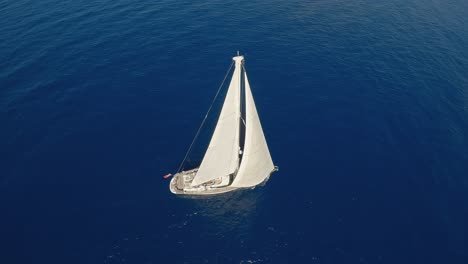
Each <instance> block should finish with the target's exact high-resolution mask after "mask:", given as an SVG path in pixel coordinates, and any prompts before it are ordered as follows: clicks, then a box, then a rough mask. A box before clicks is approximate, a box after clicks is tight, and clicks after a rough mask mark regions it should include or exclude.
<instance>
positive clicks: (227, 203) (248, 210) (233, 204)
mask: <svg viewBox="0 0 468 264" xmlns="http://www.w3.org/2000/svg"><path fill="white" fill-rule="evenodd" d="M189 198H190V199H189ZM185 199H186V200H187V201H188V202H190V203H191V204H192V205H193V209H194V211H195V212H196V213H197V214H198V215H199V216H200V218H199V220H200V222H201V223H200V224H202V225H203V226H204V229H203V230H204V235H208V236H210V235H213V236H220V235H234V236H239V238H241V237H242V236H244V235H246V234H247V233H248V232H249V230H250V229H251V228H252V227H253V224H254V223H255V218H256V214H255V212H256V209H257V207H261V204H262V203H263V202H264V200H265V195H264V192H263V188H261V187H259V188H255V189H254V190H251V189H246V190H239V191H234V192H230V193H224V194H221V195H216V196H201V197H200V196H198V197H193V196H191V197H186V198H185Z"/></svg>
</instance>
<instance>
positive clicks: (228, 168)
mask: <svg viewBox="0 0 468 264" xmlns="http://www.w3.org/2000/svg"><path fill="white" fill-rule="evenodd" d="M233 59H234V61H235V63H236V65H235V69H234V73H233V75H232V79H231V83H230V84H229V88H228V92H227V94H226V98H225V99H224V104H223V109H222V110H221V114H220V115H219V118H218V123H217V124H216V128H215V131H214V133H213V136H212V137H211V141H210V144H209V146H208V149H207V151H206V153H205V156H204V157H203V160H202V163H201V164H200V168H199V169H198V172H197V174H196V176H195V178H194V179H193V181H192V183H191V186H197V185H200V184H202V183H205V182H207V181H211V180H214V179H216V178H219V177H222V176H227V175H229V174H231V173H234V172H235V171H236V170H237V168H238V165H239V132H240V130H239V125H240V122H239V118H240V86H241V68H242V60H243V56H237V57H234V58H233Z"/></svg>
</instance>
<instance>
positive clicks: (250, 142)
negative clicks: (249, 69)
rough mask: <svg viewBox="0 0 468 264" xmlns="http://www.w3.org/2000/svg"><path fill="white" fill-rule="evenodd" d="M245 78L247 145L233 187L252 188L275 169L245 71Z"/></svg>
mask: <svg viewBox="0 0 468 264" xmlns="http://www.w3.org/2000/svg"><path fill="white" fill-rule="evenodd" d="M244 78H245V100H246V105H245V109H246V115H245V117H246V120H245V121H246V124H245V126H246V131H245V145H244V154H243V157H242V162H241V165H240V167H239V170H238V172H237V175H236V178H235V179H234V181H233V183H232V185H231V186H232V187H251V186H255V185H257V184H260V183H261V182H263V181H264V180H265V179H266V178H267V177H268V176H269V175H270V173H271V172H272V171H273V170H274V168H275V167H274V165H273V161H272V160H271V156H270V151H269V149H268V145H267V143H266V140H265V136H264V134H263V129H262V125H261V124H260V119H259V117H258V113H257V109H256V107H255V102H254V99H253V97H252V91H251V90H250V84H249V81H248V79H247V73H245V71H244Z"/></svg>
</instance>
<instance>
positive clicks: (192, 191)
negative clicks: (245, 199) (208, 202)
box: [169, 168, 240, 195]
mask: <svg viewBox="0 0 468 264" xmlns="http://www.w3.org/2000/svg"><path fill="white" fill-rule="evenodd" d="M197 171H198V168H196V169H193V170H189V171H182V172H180V173H177V174H175V175H174V177H173V178H172V180H171V184H170V187H169V188H170V190H171V192H172V193H173V194H185V195H213V194H220V193H226V192H231V191H235V190H237V189H240V188H237V187H230V186H229V185H226V186H219V185H220V182H219V181H218V182H216V181H213V182H210V183H206V184H202V185H200V186H197V187H192V186H191V184H192V181H193V178H194V176H195V175H196V173H197ZM216 186H219V187H216Z"/></svg>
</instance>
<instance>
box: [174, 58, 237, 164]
mask: <svg viewBox="0 0 468 264" xmlns="http://www.w3.org/2000/svg"><path fill="white" fill-rule="evenodd" d="M232 65H234V61H233V62H232V63H231V66H229V69H228V70H227V72H226V75H225V76H224V79H223V81H222V82H221V85H220V86H219V88H218V91H217V92H216V95H215V96H214V98H213V101H212V102H211V105H210V108H208V111H207V112H206V115H205V118H203V121H202V123H201V125H200V127H199V128H198V131H197V133H196V134H195V137H194V138H193V140H192V143H191V144H190V147H189V149H188V150H187V153H185V157H184V160H182V162H181V163H180V166H179V168H178V169H177V172H180V170H181V169H182V166H183V165H184V163H185V160H187V157H188V155H189V154H190V151H191V150H192V147H193V144H194V143H195V141H196V140H197V138H198V135H199V134H200V131H201V129H202V128H203V125H204V124H205V121H206V118H207V117H208V114H209V113H210V111H211V108H213V105H214V103H215V101H216V98H217V97H218V95H219V92H220V91H221V88H222V87H223V84H224V82H225V81H226V78H227V76H228V75H229V72H230V71H231V68H232Z"/></svg>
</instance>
